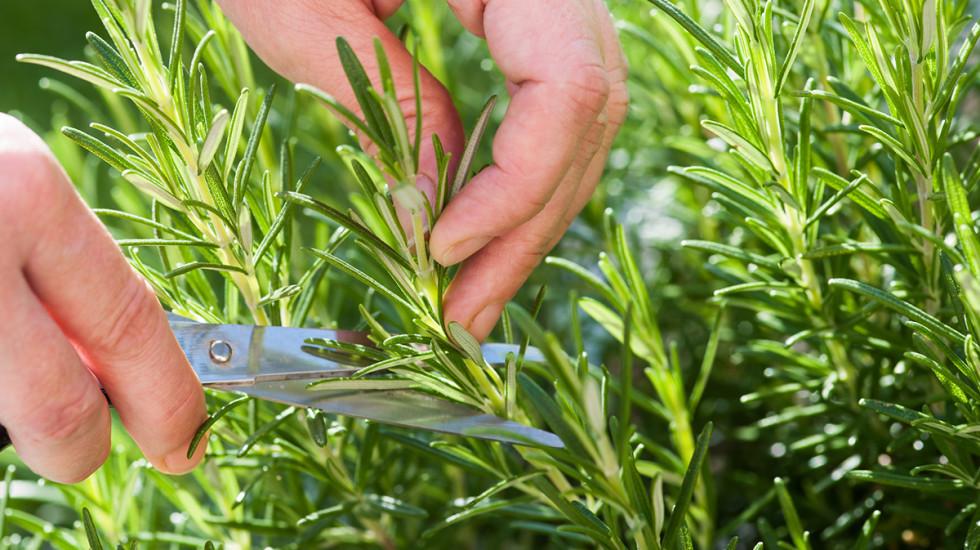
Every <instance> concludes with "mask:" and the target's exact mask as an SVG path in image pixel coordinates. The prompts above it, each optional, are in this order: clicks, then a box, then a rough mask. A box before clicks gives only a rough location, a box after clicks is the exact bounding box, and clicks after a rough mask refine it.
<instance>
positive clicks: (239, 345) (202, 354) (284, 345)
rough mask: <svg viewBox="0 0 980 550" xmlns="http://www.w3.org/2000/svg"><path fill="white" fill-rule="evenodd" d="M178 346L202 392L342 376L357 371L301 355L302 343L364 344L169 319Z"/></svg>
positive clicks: (329, 333)
mask: <svg viewBox="0 0 980 550" xmlns="http://www.w3.org/2000/svg"><path fill="white" fill-rule="evenodd" d="M170 326H171V328H172V329H173V332H174V334H175V335H176V337H177V342H178V343H180V346H181V348H183V350H184V354H185V355H187V359H188V361H190V364H191V366H192V367H193V368H194V371H195V372H197V376H198V378H200V380H201V383H202V384H203V385H205V386H211V385H239V384H254V383H256V382H258V381H262V380H289V379H303V380H306V381H309V380H313V379H317V378H328V377H332V376H344V375H349V374H351V373H353V372H354V371H355V370H357V369H358V368H359V365H358V364H357V361H355V360H354V358H350V360H349V361H348V360H343V355H344V354H343V352H341V351H338V352H337V353H336V354H335V357H334V358H328V357H324V356H323V355H322V354H321V355H313V354H310V353H307V352H306V351H304V349H303V348H304V343H305V342H306V341H307V340H313V339H317V340H333V341H338V342H348V343H355V344H365V343H368V342H367V339H366V337H365V336H364V335H363V334H362V333H359V332H351V331H343V330H318V329H303V328H283V327H261V326H252V325H209V324H205V323H194V322H188V321H185V320H179V318H177V319H171V323H170Z"/></svg>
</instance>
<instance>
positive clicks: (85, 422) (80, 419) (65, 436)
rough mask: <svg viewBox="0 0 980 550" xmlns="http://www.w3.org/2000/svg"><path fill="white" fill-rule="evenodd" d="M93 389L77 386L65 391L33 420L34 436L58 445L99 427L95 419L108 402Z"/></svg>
mask: <svg viewBox="0 0 980 550" xmlns="http://www.w3.org/2000/svg"><path fill="white" fill-rule="evenodd" d="M95 393H96V392H93V391H92V389H91V388H88V387H86V386H85V385H76V386H74V387H72V388H71V389H68V390H66V391H65V392H64V394H63V395H62V396H60V398H59V399H58V400H56V401H52V402H50V403H48V404H47V406H46V407H45V408H44V409H42V410H41V411H39V414H36V415H35V416H34V417H33V422H32V423H31V425H30V430H31V432H32V434H31V437H33V438H35V439H37V440H39V441H44V442H48V443H53V444H58V443H61V442H65V441H72V440H74V439H76V438H78V436H79V435H81V434H84V433H86V432H88V431H90V430H92V429H94V428H96V427H97V424H96V420H97V419H98V417H99V415H100V414H103V411H102V409H104V408H105V407H106V402H105V400H104V399H102V398H101V396H99V395H95Z"/></svg>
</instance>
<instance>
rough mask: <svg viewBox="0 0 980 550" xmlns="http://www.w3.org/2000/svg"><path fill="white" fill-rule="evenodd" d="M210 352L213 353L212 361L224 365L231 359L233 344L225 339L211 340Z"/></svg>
mask: <svg viewBox="0 0 980 550" xmlns="http://www.w3.org/2000/svg"><path fill="white" fill-rule="evenodd" d="M208 353H209V354H210V355H211V361H213V362H215V363H217V364H219V365H223V364H225V363H227V362H229V361H231V353H232V349H231V344H229V343H228V342H225V341H224V340H211V345H210V347H209V348H208Z"/></svg>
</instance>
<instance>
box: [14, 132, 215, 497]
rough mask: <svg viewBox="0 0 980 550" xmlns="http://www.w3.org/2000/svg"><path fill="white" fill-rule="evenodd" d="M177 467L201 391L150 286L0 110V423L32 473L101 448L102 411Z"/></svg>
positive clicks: (57, 169) (105, 438)
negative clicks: (111, 411)
mask: <svg viewBox="0 0 980 550" xmlns="http://www.w3.org/2000/svg"><path fill="white" fill-rule="evenodd" d="M100 384H101V386H102V388H104V389H105V392H106V394H108V396H109V397H110V399H111V400H112V404H113V406H114V407H115V408H116V409H117V410H118V411H119V417H120V418H121V419H122V422H123V424H124V425H125V426H126V429H127V430H128V431H129V433H130V434H131V435H132V436H133V438H134V439H135V440H136V443H137V444H138V445H139V447H140V449H141V450H142V451H143V454H144V455H145V456H146V457H147V459H149V461H150V462H151V463H153V465H154V466H156V467H157V468H158V469H159V470H161V471H163V472H167V473H175V474H176V473H184V472H187V471H189V470H190V469H192V468H193V467H194V466H195V465H196V464H197V463H198V462H200V460H201V457H202V456H203V453H204V448H205V445H201V446H200V447H199V448H198V450H197V453H196V454H195V456H194V457H193V458H191V459H190V460H188V459H187V458H186V453H187V448H188V445H189V443H190V439H191V438H192V437H193V435H194V433H195V432H196V430H197V428H198V427H199V426H200V425H201V423H202V422H203V421H204V419H205V418H206V417H207V409H206V407H205V404H204V394H203V391H202V390H201V386H200V383H199V382H198V380H197V377H196V376H195V375H194V372H193V371H192V370H191V368H190V365H188V363H187V359H186V358H185V357H184V354H183V352H182V351H181V349H180V346H179V345H178V344H177V341H176V340H175V339H174V336H173V334H172V333H171V331H170V327H169V325H168V323H167V319H166V315H165V314H164V312H163V309H162V308H161V307H160V304H159V302H158V301H157V299H156V297H155V296H154V295H153V292H152V290H151V289H150V288H149V286H148V285H147V284H146V282H144V281H143V280H142V279H141V278H140V277H139V276H138V275H137V274H136V273H135V272H134V271H133V270H132V268H131V267H130V266H129V264H128V263H127V262H126V259H125V258H124V257H123V255H122V253H121V252H120V250H119V248H118V247H117V246H116V245H115V243H114V242H113V240H112V238H111V236H110V235H109V233H108V232H107V231H106V230H105V228H104V227H103V226H102V224H100V223H99V221H98V219H97V218H96V217H95V215H94V214H93V213H92V212H91V211H90V210H88V209H87V208H86V207H85V204H84V203H83V202H82V200H81V198H80V197H79V196H78V194H77V193H76V192H75V190H74V188H73V187H72V185H71V183H70V182H69V181H68V177H67V176H66V174H65V172H64V170H62V168H61V166H59V165H58V163H57V161H56V160H55V159H54V157H53V156H52V154H51V152H50V151H49V150H48V148H47V147H46V146H45V144H44V142H43V141H42V140H41V139H40V138H39V137H38V136H36V135H35V134H34V133H33V132H31V131H30V130H28V129H27V128H26V127H25V126H24V125H23V124H21V123H20V122H19V121H18V120H16V119H14V118H13V117H10V116H8V115H5V114H3V113H0V424H3V425H4V426H5V427H6V428H7V430H8V432H9V433H10V438H11V440H12V441H13V444H14V447H15V448H16V450H17V454H18V455H19V456H20V458H21V459H22V460H23V461H24V462H25V463H26V464H27V465H28V466H29V467H30V468H31V469H32V470H34V471H35V472H36V473H37V474H39V475H41V476H43V477H46V478H48V479H51V480H54V481H59V482H64V483H74V482H78V481H81V480H83V479H85V478H86V477H88V476H89V475H90V474H91V473H92V472H94V471H95V470H96V469H97V468H98V467H99V466H100V465H101V464H102V462H103V461H104V460H105V459H106V456H107V455H108V453H109V447H110V443H109V425H110V422H109V421H110V416H109V408H108V405H107V403H106V399H105V397H104V396H103V395H102V392H101V391H99V386H100Z"/></svg>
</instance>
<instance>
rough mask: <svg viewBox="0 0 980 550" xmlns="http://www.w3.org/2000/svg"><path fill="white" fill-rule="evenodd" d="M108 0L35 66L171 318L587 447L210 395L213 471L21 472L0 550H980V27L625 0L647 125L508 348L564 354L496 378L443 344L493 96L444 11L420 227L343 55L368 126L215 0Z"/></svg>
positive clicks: (353, 67)
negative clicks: (434, 221) (366, 141)
mask: <svg viewBox="0 0 980 550" xmlns="http://www.w3.org/2000/svg"><path fill="white" fill-rule="evenodd" d="M93 6H94V7H95V9H96V10H97V11H98V13H99V16H100V18H101V19H102V21H103V23H104V24H105V28H104V29H100V30H99V32H100V35H96V34H91V35H89V36H88V40H89V44H90V47H89V48H87V49H86V51H85V52H84V58H85V59H86V60H87V61H84V62H70V63H68V62H64V61H61V60H57V59H53V58H47V57H44V56H39V55H26V56H23V57H22V58H21V61H25V62H30V63H37V64H41V65H46V66H48V67H51V68H53V69H57V70H60V71H62V72H63V73H67V74H69V75H71V76H74V77H78V78H80V79H82V80H85V81H88V82H89V83H92V84H95V86H96V89H97V94H98V97H97V98H95V99H93V97H92V96H89V95H86V94H85V93H80V90H81V86H77V81H71V80H60V79H59V80H55V79H51V80H46V81H45V88H46V89H47V90H48V91H50V92H53V93H55V94H56V95H57V96H58V97H59V100H60V101H62V102H64V103H65V104H67V105H70V106H71V108H70V109H69V110H68V111H66V112H61V111H59V114H58V115H57V117H56V119H55V120H54V123H55V124H57V125H58V126H61V125H62V124H67V127H66V128H65V129H64V130H63V131H62V132H61V134H60V135H59V134H56V133H50V134H48V136H49V141H50V142H51V144H52V146H53V148H54V149H55V151H56V152H57V153H58V155H59V158H61V160H62V161H63V162H65V164H66V167H67V169H68V170H69V173H70V174H71V175H72V176H73V179H74V180H75V181H76V182H77V184H78V186H79V188H80V190H81V192H82V193H83V195H84V196H85V197H86V198H87V199H88V200H89V203H90V204H91V205H92V206H93V207H97V208H98V210H97V212H98V214H99V215H100V216H101V217H102V218H103V220H104V221H105V222H106V223H107V224H108V225H109V227H110V228H111V229H112V230H113V231H114V233H115V234H116V235H117V237H118V239H119V243H120V246H122V247H123V248H124V249H125V250H126V251H127V253H128V254H129V257H130V258H131V261H132V263H133V265H134V266H135V267H136V268H137V269H138V270H139V271H140V272H141V273H142V274H143V275H144V276H145V277H146V278H147V280H149V281H150V282H151V284H152V285H153V286H154V288H155V289H156V290H157V293H158V294H159V296H160V299H161V301H162V302H163V303H164V304H165V305H166V306H167V307H168V308H170V309H172V310H174V311H175V312H178V313H181V314H184V315H187V316H190V317H194V318H197V319H201V320H206V321H214V322H255V323H272V324H282V325H316V326H345V327H358V328H361V329H364V330H368V331H370V333H371V334H372V337H373V339H374V340H375V341H376V342H377V343H378V344H379V349H378V350H376V351H372V352H370V353H372V354H373V358H374V360H375V365H374V366H373V367H371V369H372V370H373V371H376V372H386V373H387V375H386V376H387V377H386V378H385V379H382V380H380V381H379V380H377V379H374V378H372V379H354V380H348V381H343V382H342V383H344V384H350V385H353V386H356V387H361V388H364V389H368V390H369V389H371V388H378V387H390V386H391V385H406V384H411V385H413V386H415V387H420V388H423V389H425V390H426V391H429V392H431V393H436V394H439V395H442V396H444V397H446V398H448V399H451V400H455V401H459V402H463V403H467V404H469V405H470V406H473V407H476V408H480V409H483V410H486V411H487V412H492V413H495V414H500V415H503V416H508V417H511V418H515V419H518V420H520V421H523V422H527V423H531V424H534V425H536V426H540V427H542V428H545V429H549V430H551V431H553V432H554V433H556V434H557V435H559V436H560V437H561V438H562V439H563V440H564V442H565V444H566V446H567V449H565V450H551V449H544V448H534V447H530V446H513V447H510V446H502V445H500V444H496V443H487V442H482V441H476V440H470V439H460V438H450V437H444V436H437V435H433V434H423V433H415V432H409V431H404V430H398V429H393V428H388V427H384V426H379V425H376V424H370V423H367V422H364V421H358V420H352V419H346V418H335V417H326V416H325V415H322V414H320V413H317V412H315V411H304V410H297V409H294V408H286V407H281V406H277V405H273V404H269V403H261V402H257V401H253V400H250V399H245V398H241V397H237V396H235V395H231V394H223V393H213V394H209V396H208V399H209V405H210V408H211V411H212V418H211V420H209V423H208V425H207V427H210V429H211V430H212V435H211V440H210V447H209V451H208V452H209V458H208V460H207V461H206V463H205V464H204V465H203V466H202V467H201V468H199V469H198V470H197V471H195V472H194V473H192V474H190V475H187V476H184V477H179V478H171V477H166V476H163V475H161V474H159V473H158V472H156V471H154V470H153V469H151V468H150V467H149V466H147V465H146V463H145V462H143V461H142V460H141V459H140V458H139V453H138V450H136V448H135V446H134V445H131V444H129V442H128V440H127V439H126V438H125V436H123V435H122V434H121V433H120V434H117V435H118V437H117V438H116V442H117V443H116V447H117V449H116V452H114V453H113V455H112V456H111V457H110V459H109V461H108V462H107V463H106V465H105V466H104V467H103V468H102V469H101V470H100V471H99V472H98V473H97V474H95V475H94V476H93V477H92V478H91V479H89V480H87V481H86V482H83V483H81V484H78V485H74V486H61V485H54V484H46V483H44V482H43V481H36V480H35V479H33V478H32V477H31V476H30V473H29V472H28V471H26V469H24V468H22V467H15V466H14V465H13V464H11V465H10V466H8V467H7V470H6V478H5V483H4V484H3V491H2V492H0V541H2V543H0V544H3V545H6V546H9V547H12V548H37V547H42V546H45V545H47V546H50V547H54V548H76V547H79V546H83V545H85V544H89V545H91V546H92V547H100V546H101V545H102V544H103V541H106V542H108V541H112V542H113V543H120V544H129V543H133V544H136V545H138V546H141V547H151V548H155V547H160V548H179V547H184V546H189V547H202V546H205V545H208V546H213V547H221V546H223V547H226V548H251V547H259V548H263V547H297V548H308V547H330V546H344V547H346V546H382V547H401V546H407V547H413V546H425V547H452V546H453V545H458V544H461V543H462V544H466V545H468V546H474V547H510V546H517V545H521V546H556V547H557V546H561V545H566V546H567V545H572V546H581V547H591V546H603V547H611V548H630V547H637V548H661V547H665V548H676V547H692V546H693V547H698V548H711V547H717V546H722V547H724V546H727V547H730V548H740V547H744V548H752V547H756V546H755V545H756V544H757V543H762V544H764V545H765V546H766V547H769V548H777V547H788V548H799V549H804V548H854V547H857V548H871V547H889V548H896V547H951V548H952V547H967V548H976V547H977V546H978V545H980V509H978V508H977V498H978V493H977V488H978V485H977V484H978V482H977V479H980V469H978V465H977V463H976V462H977V457H976V456H975V455H978V454H980V436H978V435H977V434H980V409H978V408H977V403H978V400H980V347H978V343H977V338H978V336H980V314H978V311H980V282H978V278H980V240H978V237H977V235H976V227H975V225H976V222H975V217H974V208H973V207H972V206H971V205H975V204H976V203H977V194H978V192H980V191H978V183H980V148H978V147H977V142H978V138H977V133H976V131H977V126H978V124H977V117H976V113H977V109H978V108H977V102H978V97H977V87H978V65H977V64H976V63H975V62H974V61H973V55H974V54H973V50H974V46H975V45H976V42H977V40H978V38H980V26H978V25H977V24H976V23H975V22H974V21H973V19H974V18H975V17H974V14H975V11H976V9H975V8H976V6H975V5H974V6H971V4H970V3H969V2H966V1H964V0H948V1H944V0H939V1H933V0H928V1H922V2H918V1H915V0H907V1H905V2H899V1H897V0H880V1H879V2H872V1H865V2H858V3H849V2H832V1H829V0H825V1H819V2H818V1H817V0H803V1H802V2H780V3H778V5H776V4H773V3H771V2H770V3H765V4H759V3H757V2H755V1H753V0H726V1H725V2H724V3H718V2H712V1H708V0H704V1H698V0H691V1H688V2H684V3H682V4H673V3H670V2H668V1H667V0H652V4H648V3H645V2H640V1H638V0H631V1H625V0H622V1H617V2H614V3H613V8H614V14H615V15H616V16H617V18H618V20H619V23H620V29H621V34H622V39H623V42H624V45H625V49H626V52H627V55H628V57H629V58H630V61H631V65H632V69H631V70H632V74H631V83H630V84H631V93H632V105H631V113H630V117H629V119H628V121H627V123H626V126H625V127H624V130H623V132H622V133H621V135H620V138H619V140H618V146H617V148H616V149H615V150H614V152H613V155H612V157H611V162H610V166H609V168H608V171H607V175H606V178H605V185H604V186H603V187H602V188H601V189H600V191H599V192H598V193H597V195H596V196H595V198H594V199H593V201H592V203H591V204H590V205H589V207H588V208H587V209H586V211H585V212H584V213H583V214H582V216H580V218H579V220H578V221H577V222H576V224H575V225H574V226H573V228H572V230H571V231H570V232H569V234H568V235H567V236H566V238H565V239H564V240H563V242H562V243H561V244H560V245H559V247H558V248H557V249H556V251H555V252H554V254H553V256H552V257H551V258H549V259H548V260H547V262H546V265H545V266H543V267H541V268H540V269H539V270H538V273H537V274H536V276H535V278H534V279H532V281H531V284H529V288H528V290H527V291H526V295H522V296H520V297H519V298H518V299H517V300H515V303H514V304H511V305H510V306H509V307H508V309H507V313H506V315H505V317H504V319H503V321H502V323H501V325H500V326H499V327H498V330H497V332H496V333H495V335H494V336H493V337H494V338H495V339H499V340H504V341H510V342H515V343H519V344H523V343H530V344H532V345H535V346H537V347H539V348H540V349H541V350H542V351H544V353H545V355H546V358H547V361H545V362H544V363H542V364H536V363H530V362H527V363H525V362H524V361H523V359H522V358H521V357H514V358H512V360H511V361H509V363H508V364H507V365H505V366H503V367H501V368H499V369H494V368H491V367H489V366H487V365H486V364H485V363H484V361H483V359H482V357H481V356H480V355H479V353H477V352H474V351H473V349H474V342H473V340H472V337H470V336H469V335H468V334H466V333H465V331H464V330H461V328H460V327H458V326H455V325H452V326H446V325H444V323H443V320H442V318H441V312H440V300H441V296H442V292H443V290H444V289H445V285H446V283H447V282H448V281H449V280H450V277H451V275H452V272H451V270H447V269H445V268H443V267H441V266H439V265H437V264H435V263H434V262H433V261H432V260H431V258H429V256H428V254H427V246H426V240H425V239H426V237H425V234H424V228H423V226H422V222H421V219H422V216H423V215H428V216H429V217H432V218H434V217H435V216H438V213H439V212H440V211H441V209H442V207H443V206H444V205H445V204H446V202H447V201H448V200H450V199H451V197H452V194H453V193H454V192H455V191H456V190H458V188H459V186H461V185H464V184H465V181H466V179H467V176H468V175H469V174H470V173H471V172H472V169H473V168H474V167H476V166H479V164H480V162H481V159H482V156H483V155H485V152H483V151H482V150H481V149H480V147H479V138H480V136H481V134H482V133H483V132H484V130H486V128H487V127H488V126H489V128H490V129H489V130H487V131H488V132H492V128H493V122H494V121H495V120H496V119H495V111H494V109H493V102H490V103H487V104H486V107H485V108H484V109H482V110H481V109H480V106H481V105H484V102H485V101H486V98H487V96H489V95H490V93H491V92H492V91H493V90H494V89H495V88H499V87H500V83H494V82H492V80H491V78H488V77H487V76H486V73H484V71H483V70H482V69H480V68H478V67H476V68H475V67H474V61H473V59H474V58H478V57H479V56H480V55H484V56H485V53H484V54H481V53H480V51H479V49H478V48H479V46H478V45H477V43H476V41H475V40H473V39H471V38H467V37H460V36H459V31H458V30H456V29H455V28H454V27H451V26H450V24H449V23H448V19H447V17H446V15H445V13H444V10H443V9H442V8H441V7H435V6H433V5H431V3H429V2H422V1H418V2H409V7H408V8H407V11H408V14H407V17H405V18H404V23H405V24H406V27H405V33H404V35H405V37H406V40H407V41H408V43H409V44H422V45H424V47H416V53H417V55H419V56H420V58H421V59H422V61H423V62H424V63H426V65H427V66H429V67H430V68H431V69H432V70H433V72H434V73H435V74H437V75H439V76H441V77H442V78H443V79H444V80H446V81H447V82H449V83H450V87H451V89H453V90H454V92H455V93H456V96H457V99H458V100H459V102H460V104H461V105H462V106H463V108H464V111H465V112H466V113H467V115H468V116H469V117H471V119H472V124H471V125H470V127H471V128H474V129H473V131H472V132H471V134H472V135H471V138H470V141H469V144H468V147H467V153H468V154H467V155H466V157H464V159H463V162H462V167H461V168H460V170H459V171H458V173H454V174H450V173H448V171H447V170H444V171H443V173H442V175H441V178H440V181H439V182H438V183H439V192H438V193H437V198H436V200H435V201H434V202H435V204H430V203H428V202H427V201H426V200H425V199H424V198H423V197H422V196H421V195H420V194H419V193H418V192H416V191H415V190H414V187H413V186H412V178H413V176H412V175H413V174H414V173H415V170H414V166H415V163H416V162H417V155H418V150H419V147H420V144H419V143H417V142H415V141H413V138H412V136H414V135H415V134H416V133H415V132H414V129H413V128H408V127H406V125H405V123H404V119H403V117H402V114H401V113H400V112H399V111H398V103H397V101H393V100H392V98H393V95H394V90H393V89H392V87H391V84H390V79H389V78H387V77H386V75H385V74H381V75H365V74H364V73H363V70H362V69H361V68H360V64H359V61H358V60H357V59H356V58H355V57H354V56H353V55H352V54H351V53H350V52H349V50H348V49H347V48H345V46H344V43H343V41H342V40H341V41H339V42H338V45H337V48H336V50H335V49H334V48H332V47H329V48H328V47H325V48H324V51H325V55H328V54H329V55H333V54H334V53H336V52H339V54H340V55H341V57H342V60H343V61H344V64H345V69H346V71H347V74H348V77H349V79H350V80H351V85H352V86H353V87H354V89H355V90H356V91H357V92H358V97H359V100H360V103H361V108H362V112H365V113H367V116H365V118H364V119H363V120H362V119H360V118H358V116H357V115H355V114H353V113H350V112H347V111H345V110H344V109H342V108H340V107H338V106H337V105H335V104H333V101H332V99H331V98H329V97H328V96H325V95H324V94H323V93H322V92H319V91H317V90H315V89H313V88H311V87H308V86H302V85H300V86H297V87H296V88H295V89H293V88H292V86H291V85H289V84H288V83H279V84H280V86H279V89H280V91H279V92H278V93H274V92H273V86H272V84H273V82H274V80H275V79H274V78H273V77H272V76H270V75H268V74H267V73H266V72H264V71H263V70H262V69H260V68H255V69H253V66H252V60H251V58H250V55H249V53H248V52H247V50H246V48H245V45H244V43H243V42H242V40H241V38H240V37H239V36H238V34H237V33H236V31H235V30H234V28H233V27H231V26H230V25H229V24H228V23H227V22H226V21H225V20H224V19H223V17H222V15H221V13H220V12H219V10H218V9H217V8H216V7H215V6H214V5H212V4H211V3H210V2H208V1H207V0H197V1H195V2H183V1H180V2H176V3H175V4H169V5H168V4H165V5H162V6H153V5H152V4H151V2H150V1H149V0H93ZM440 45H441V46H442V47H443V48H440ZM452 47H455V49H456V50H458V52H457V53H454V50H453V48H452ZM378 55H379V56H380V57H381V58H383V56H384V52H382V51H379V52H378ZM380 65H381V66H382V67H383V66H384V64H383V63H381V64H380ZM457 75H466V76H467V78H465V79H464V77H463V76H457ZM368 76H370V78H371V79H373V80H374V81H375V82H376V83H379V87H378V88H375V89H373V91H370V90H369V88H370V87H371V85H370V82H369V80H368ZM469 77H471V78H469ZM464 80H465V81H466V82H468V83H470V85H469V86H467V85H463V84H462V82H463V81H464ZM472 83H483V84H485V85H486V87H485V88H478V87H477V86H475V85H473V84H472ZM283 90H284V91H283ZM324 104H325V105H324ZM324 106H326V107H327V108H324ZM340 122H346V123H348V124H350V125H352V126H355V127H357V128H358V129H359V130H360V131H361V132H362V133H363V135H365V136H368V137H371V138H372V139H373V141H374V142H375V143H376V144H378V146H379V147H378V149H379V152H378V155H377V156H376V158H373V159H372V158H369V157H368V156H367V155H365V154H364V153H363V152H361V150H360V149H359V148H357V147H356V146H355V145H353V143H352V142H351V139H350V138H349V136H348V135H347V133H346V132H345V131H344V129H343V127H342V126H341V125H340ZM90 123H91V124H90ZM318 158H322V159H324V160H323V161H322V162H321V161H320V160H317V159H318ZM444 165H445V163H444ZM396 204H397V205H399V206H400V207H401V208H403V209H404V210H405V211H407V212H408V213H409V215H408V218H410V219H411V221H412V223H408V224H405V229H403V228H402V225H400V224H399V222H398V221H397V216H396V214H395V212H394V208H395V205H396ZM596 243H598V245H597V244H596ZM393 335H406V336H393ZM412 342H425V343H429V344H432V351H431V352H427V353H424V354H421V355H420V354H419V352H418V351H417V349H416V348H414V347H411V346H408V345H406V344H407V343H412ZM420 365H423V366H420ZM335 383H336V382H335Z"/></svg>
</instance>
